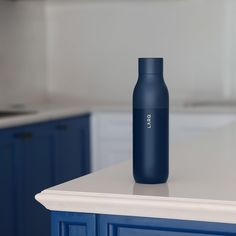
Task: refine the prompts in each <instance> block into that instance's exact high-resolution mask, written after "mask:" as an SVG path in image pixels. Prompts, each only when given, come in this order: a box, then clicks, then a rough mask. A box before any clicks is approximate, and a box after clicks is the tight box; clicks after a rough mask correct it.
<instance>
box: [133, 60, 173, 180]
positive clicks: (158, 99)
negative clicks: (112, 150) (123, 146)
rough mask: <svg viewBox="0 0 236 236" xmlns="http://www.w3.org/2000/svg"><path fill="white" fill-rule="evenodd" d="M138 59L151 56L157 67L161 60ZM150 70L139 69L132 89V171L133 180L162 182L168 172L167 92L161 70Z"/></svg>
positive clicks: (146, 61)
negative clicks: (136, 80)
mask: <svg viewBox="0 0 236 236" xmlns="http://www.w3.org/2000/svg"><path fill="white" fill-rule="evenodd" d="M139 60H140V61H141V63H142V61H143V60H144V61H145V63H149V60H151V63H152V62H153V60H154V61H155V65H154V66H159V67H160V66H162V62H163V61H162V59H160V58H158V59H156V58H151V59H150V58H145V59H139ZM140 61H139V66H140ZM141 66H142V65H141ZM146 70H147V68H146V67H145V68H144V72H146ZM142 72H143V70H142ZM149 72H150V71H149ZM151 72H152V70H151ZM154 72H155V73H140V74H139V79H138V82H137V84H136V86H135V89H134V93H133V174H134V179H135V181H136V182H137V183H147V184H157V183H164V182H166V181H167V179H168V174H169V95H168V90H167V87H166V85H165V82H164V79H163V75H162V73H159V72H162V70H161V71H160V70H157V71H154ZM157 72H158V73H157Z"/></svg>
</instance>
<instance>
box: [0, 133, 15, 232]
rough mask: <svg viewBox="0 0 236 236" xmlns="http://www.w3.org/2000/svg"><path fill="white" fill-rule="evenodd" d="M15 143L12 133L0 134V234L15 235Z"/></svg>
mask: <svg viewBox="0 0 236 236" xmlns="http://www.w3.org/2000/svg"><path fill="white" fill-rule="evenodd" d="M17 146H18V145H17V142H16V141H15V139H14V138H13V134H12V132H10V131H8V130H5V131H1V132H0V232H1V235H8V236H14V235H16V227H12V226H16V217H17V215H16V189H15V185H16V183H15V181H16V178H15V174H16V166H15V160H16V152H17Z"/></svg>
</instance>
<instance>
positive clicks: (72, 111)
mask: <svg viewBox="0 0 236 236" xmlns="http://www.w3.org/2000/svg"><path fill="white" fill-rule="evenodd" d="M1 110H3V111H8V110H13V111H14V110H15V111H17V109H9V107H6V106H0V111H1ZM24 110H26V111H35V113H32V114H27V115H19V116H12V117H5V118H2V117H0V129H1V128H10V127H15V126H20V125H27V124H32V123H37V122H43V121H50V120H55V119H60V118H67V117H72V116H77V115H81V114H85V113H92V112H131V106H127V105H126V106H124V105H118V104H117V105H114V104H113V105H112V104H89V103H76V104H75V103H73V104H57V103H53V102H52V103H45V104H34V105H28V106H26V107H25V108H24V109H23V111H24ZM18 111H22V110H21V109H19V110H18ZM170 111H171V112H173V113H180V114H193V115H195V114H199V115H201V114H212V115H214V114H216V115H223V116H224V115H226V116H227V115H235V114H236V106H235V107H233V106H193V107H191V106H171V107H170Z"/></svg>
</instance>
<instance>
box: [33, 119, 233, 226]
mask: <svg viewBox="0 0 236 236" xmlns="http://www.w3.org/2000/svg"><path fill="white" fill-rule="evenodd" d="M36 199H37V200H38V201H39V202H40V203H42V204H43V205H44V206H45V207H46V208H47V209H49V210H56V211H72V212H90V213H103V214H114V215H130V216H146V217H160V218H172V219H187V220H200V221H209V222H225V223H235V224H236V124H231V125H228V126H226V127H224V128H219V129H216V130H211V131H209V132H208V133H207V134H204V135H203V136H199V137H198V138H195V139H191V140H188V141H184V142H180V143H178V144H175V145H174V146H171V148H170V178H169V181H168V183H167V184H161V185H142V184H136V183H135V182H134V180H133V177H132V167H131V162H125V163H121V164H118V165H116V166H113V167H110V168H107V169H104V170H101V171H98V172H95V173H92V174H89V175H87V176H84V177H81V178H78V179H75V180H72V181H70V182H67V183H64V184H61V185H58V186H55V187H52V188H49V189H46V190H44V191H43V192H41V193H40V194H38V195H36Z"/></svg>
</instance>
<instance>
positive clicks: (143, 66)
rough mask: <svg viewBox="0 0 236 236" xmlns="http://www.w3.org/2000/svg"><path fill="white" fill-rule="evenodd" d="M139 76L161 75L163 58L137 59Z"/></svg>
mask: <svg viewBox="0 0 236 236" xmlns="http://www.w3.org/2000/svg"><path fill="white" fill-rule="evenodd" d="M138 65H139V66H138V67H139V74H162V73H163V58H160V57H159V58H139V59H138Z"/></svg>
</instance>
